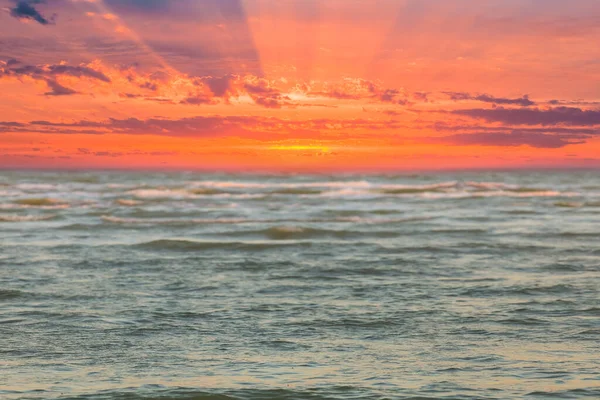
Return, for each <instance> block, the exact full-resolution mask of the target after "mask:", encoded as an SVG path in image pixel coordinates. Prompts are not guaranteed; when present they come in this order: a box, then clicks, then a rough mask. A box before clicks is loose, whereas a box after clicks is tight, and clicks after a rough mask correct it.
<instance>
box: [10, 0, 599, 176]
mask: <svg viewBox="0 0 600 400" xmlns="http://www.w3.org/2000/svg"><path fill="white" fill-rule="evenodd" d="M599 43H600V2H599V1H598V0H571V1H565V0H485V1H482V0H245V1H244V0H46V1H43V0H0V168H48V169H54V168H127V169H128V168H131V169H138V168H139V169H142V168H152V169H155V168H156V169H161V168H165V169H171V168H175V169H176V168H183V169H210V170H230V171H249V170H274V171H288V170H289V171H295V170H300V171H350V170H365V171H369V170H383V171H387V170H414V169H455V168H459V169H462V168H539V167H599V166H600V45H599Z"/></svg>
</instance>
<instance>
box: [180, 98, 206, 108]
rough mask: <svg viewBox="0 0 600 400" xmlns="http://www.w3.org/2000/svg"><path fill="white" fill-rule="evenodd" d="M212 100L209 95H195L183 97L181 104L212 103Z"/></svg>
mask: <svg viewBox="0 0 600 400" xmlns="http://www.w3.org/2000/svg"><path fill="white" fill-rule="evenodd" d="M212 103H213V101H212V99H211V98H209V97H204V96H195V97H188V98H187V99H184V100H182V101H181V104H188V105H195V106H198V105H202V104H212Z"/></svg>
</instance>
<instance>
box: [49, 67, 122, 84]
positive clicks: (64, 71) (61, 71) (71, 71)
mask: <svg viewBox="0 0 600 400" xmlns="http://www.w3.org/2000/svg"><path fill="white" fill-rule="evenodd" d="M46 68H47V70H48V73H49V74H50V75H69V76H74V77H77V78H81V77H87V78H93V79H98V80H100V81H103V82H110V79H109V78H108V77H107V76H106V75H104V74H103V73H102V72H100V71H96V70H94V69H92V68H89V67H85V66H81V65H78V66H72V65H62V64H59V65H49V66H47V67H46Z"/></svg>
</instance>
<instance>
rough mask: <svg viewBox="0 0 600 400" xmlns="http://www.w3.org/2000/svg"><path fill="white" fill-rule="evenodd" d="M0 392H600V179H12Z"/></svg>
mask: <svg viewBox="0 0 600 400" xmlns="http://www.w3.org/2000/svg"><path fill="white" fill-rule="evenodd" d="M0 398H1V399H6V400H12V399H82V400H83V399H90V400H91V399H121V400H138V399H139V400H141V399H164V400H166V399H197V400H208V399H219V400H227V399H248V400H254V399H265V400H266V399H286V400H293V399H312V400H317V399H354V400H358V399H365V400H366V399H421V400H425V399H584V398H585V399H600V171H519V172H514V171H513V172H510V171H495V172H494V171H490V172H481V171H480V172H444V173H414V174H410V173H403V174H380V175H377V174H362V175H361V174H346V175H326V174H321V175H302V174H296V175H294V174H226V173H203V172H119V171H108V172H107V171H87V172H39V171H0Z"/></svg>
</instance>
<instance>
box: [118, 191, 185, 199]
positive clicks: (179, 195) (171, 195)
mask: <svg viewBox="0 0 600 400" xmlns="http://www.w3.org/2000/svg"><path fill="white" fill-rule="evenodd" d="M127 194H129V195H132V196H134V197H137V198H138V199H151V200H156V199H190V198H197V195H195V194H194V193H190V192H188V191H187V190H183V189H136V190H131V191H129V192H127Z"/></svg>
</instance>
